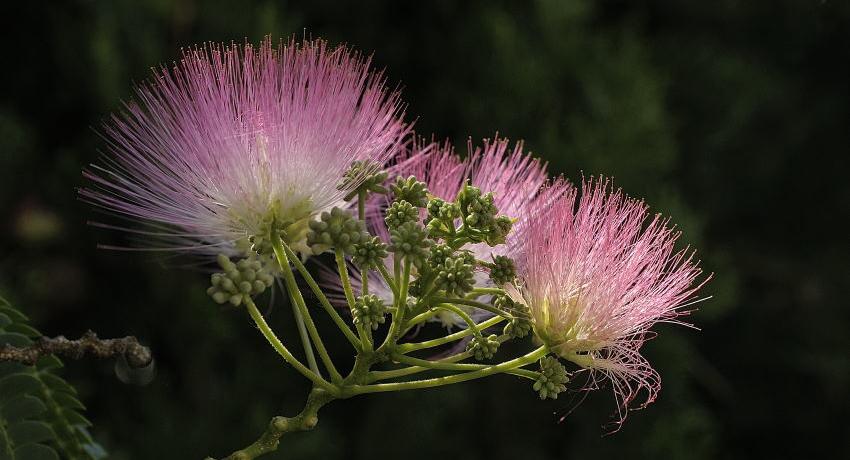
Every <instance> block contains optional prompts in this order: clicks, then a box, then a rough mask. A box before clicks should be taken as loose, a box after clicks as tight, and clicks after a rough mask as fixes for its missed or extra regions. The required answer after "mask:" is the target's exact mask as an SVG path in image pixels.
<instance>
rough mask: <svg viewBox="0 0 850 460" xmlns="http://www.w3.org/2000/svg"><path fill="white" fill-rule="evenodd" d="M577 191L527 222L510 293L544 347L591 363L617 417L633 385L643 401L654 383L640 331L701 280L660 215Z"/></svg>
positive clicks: (617, 196)
mask: <svg viewBox="0 0 850 460" xmlns="http://www.w3.org/2000/svg"><path fill="white" fill-rule="evenodd" d="M581 192H582V193H581V197H580V198H578V195H577V193H576V191H575V190H569V191H568V192H567V193H566V194H565V196H564V197H563V198H561V199H560V200H558V201H557V202H556V203H555V204H554V205H552V206H551V207H550V208H549V209H548V210H547V212H545V213H540V214H538V215H537V216H534V217H532V219H530V221H529V223H528V227H529V231H528V232H526V234H525V237H526V238H527V239H528V242H527V250H526V251H525V252H524V253H523V254H524V257H523V258H522V260H521V261H520V263H519V265H520V273H519V279H518V283H517V287H516V288H511V289H509V291H510V294H511V297H513V298H514V300H515V301H518V302H522V303H525V304H526V305H528V307H529V308H530V311H531V316H532V323H533V326H534V332H535V335H536V336H537V338H539V339H540V340H541V341H542V342H543V343H544V344H546V345H547V346H548V347H549V349H550V350H552V351H553V352H554V353H556V354H557V355H559V356H560V357H562V358H565V359H567V360H569V361H572V362H574V363H575V364H577V365H579V366H581V367H582V368H585V369H588V370H590V371H591V376H592V380H591V381H592V384H591V386H595V384H596V383H598V382H599V378H600V377H605V378H607V379H608V380H610V382H611V385H612V387H613V391H614V394H615V397H616V399H617V402H618V412H619V415H620V421H622V420H623V419H624V418H625V415H626V412H627V409H628V408H629V407H630V405H631V403H632V402H633V401H634V400H635V399H636V398H637V397H638V395H639V394H641V392H644V393H645V399H643V401H642V402H641V403H640V404H639V407H644V406H646V405H647V404H649V403H651V402H652V401H654V400H655V398H656V396H657V394H658V391H659V389H660V386H661V379H660V376H659V374H658V372H656V371H655V369H653V368H652V367H651V366H650V364H649V363H648V362H647V361H646V359H644V357H643V356H642V355H641V354H640V348H641V345H642V344H643V343H644V342H645V341H646V340H647V339H649V338H650V337H652V334H653V333H652V332H651V331H650V330H649V329H650V328H651V327H652V326H653V325H654V324H655V323H658V322H673V323H680V324H684V323H682V322H681V321H680V320H679V319H678V318H679V317H680V316H682V315H685V314H687V313H688V311H684V310H683V308H685V307H686V306H687V305H689V302H691V301H692V300H693V296H694V294H695V292H696V291H697V290H698V289H699V288H700V287H701V286H702V284H704V283H705V281H702V282H701V283H695V281H696V279H697V277H698V276H699V275H700V273H701V270H700V268H699V267H698V262H696V261H695V260H694V254H693V252H691V251H689V250H688V249H687V248H686V249H682V250H676V249H674V246H675V243H676V240H677V238H678V236H679V233H678V232H676V231H674V230H673V229H672V228H671V227H670V226H669V225H668V224H669V220H668V219H664V218H662V217H660V216H659V215H655V216H653V217H651V218H650V217H649V216H648V213H647V206H646V205H645V204H644V203H643V202H641V201H636V200H633V199H631V198H628V197H626V196H625V195H624V194H623V193H622V192H621V191H620V190H616V191H615V190H612V189H611V188H610V186H609V182H608V181H604V180H600V181H596V182H594V181H592V180H590V181H587V182H585V183H584V184H583V185H582V190H581Z"/></svg>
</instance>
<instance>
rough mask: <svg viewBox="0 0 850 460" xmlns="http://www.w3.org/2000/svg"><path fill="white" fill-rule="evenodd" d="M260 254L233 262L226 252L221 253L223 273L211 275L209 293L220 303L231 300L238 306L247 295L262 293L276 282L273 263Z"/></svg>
mask: <svg viewBox="0 0 850 460" xmlns="http://www.w3.org/2000/svg"><path fill="white" fill-rule="evenodd" d="M263 260H264V259H261V257H260V256H256V255H251V256H249V257H248V258H246V259H242V260H240V261H239V262H237V263H233V262H232V261H231V260H230V259H229V258H228V257H227V256H225V255H224V254H219V255H218V258H217V261H218V265H219V266H220V267H221V269H222V270H224V272H223V273H213V274H212V276H210V285H211V286H210V287H209V288H207V295H209V296H210V297H212V299H213V301H215V302H216V303H218V304H223V303H226V302H230V303H231V304H232V305H233V306H235V307H238V306H239V305H241V304H242V302H243V301H244V299H245V297H250V296H255V295H259V294H262V293H263V292H264V291H265V290H266V289H268V288H269V287H271V285H272V284H273V283H274V275H273V274H272V271H271V270H272V267H273V265H272V264H271V263H264V262H263Z"/></svg>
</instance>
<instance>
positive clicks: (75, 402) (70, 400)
mask: <svg viewBox="0 0 850 460" xmlns="http://www.w3.org/2000/svg"><path fill="white" fill-rule="evenodd" d="M53 399H54V400H56V402H57V403H59V405H60V406H62V408H63V409H67V410H71V409H74V410H77V409H79V410H85V408H86V406H84V405H83V403H81V402H80V400H79V399H77V398H75V397H74V396H73V395H71V394H69V393H64V392H63V393H54V394H53Z"/></svg>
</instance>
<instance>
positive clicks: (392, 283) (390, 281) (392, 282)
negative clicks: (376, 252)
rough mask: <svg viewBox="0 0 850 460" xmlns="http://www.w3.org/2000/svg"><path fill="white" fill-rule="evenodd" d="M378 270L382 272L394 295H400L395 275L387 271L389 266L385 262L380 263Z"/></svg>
mask: <svg viewBox="0 0 850 460" xmlns="http://www.w3.org/2000/svg"><path fill="white" fill-rule="evenodd" d="M378 271H379V272H381V276H383V277H384V282H385V283H387V286H389V287H390V290H392V291H393V295H398V286H396V284H395V280H394V279H393V277H392V276H390V272H388V271H387V267H386V266H384V264H383V263H379V264H378Z"/></svg>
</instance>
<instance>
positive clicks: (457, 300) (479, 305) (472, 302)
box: [431, 297, 513, 319]
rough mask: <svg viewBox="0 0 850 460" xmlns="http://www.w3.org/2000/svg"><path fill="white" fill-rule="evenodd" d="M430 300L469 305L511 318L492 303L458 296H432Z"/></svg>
mask: <svg viewBox="0 0 850 460" xmlns="http://www.w3.org/2000/svg"><path fill="white" fill-rule="evenodd" d="M431 302H438V303H453V304H457V305H467V306H469V307H475V308H479V309H481V310H485V311H489V312H490V313H492V314H494V315H498V316H501V317H503V318H508V319H510V318H513V316H512V315H511V314H509V313H507V312H504V311H502V310H499V309H498V308H496V307H494V306H492V305H487V304H486V303H482V302H478V301H476V300H470V299H462V298H459V297H458V298H449V297H433V298H432V299H431Z"/></svg>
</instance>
